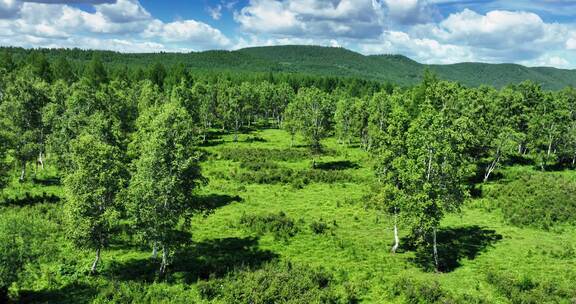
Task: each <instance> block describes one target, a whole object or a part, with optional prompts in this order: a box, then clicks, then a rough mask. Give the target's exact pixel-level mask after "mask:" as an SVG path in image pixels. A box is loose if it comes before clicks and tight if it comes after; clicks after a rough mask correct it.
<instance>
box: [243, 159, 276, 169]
mask: <svg viewBox="0 0 576 304" xmlns="http://www.w3.org/2000/svg"><path fill="white" fill-rule="evenodd" d="M240 168H242V169H246V170H252V171H260V170H271V169H278V168H279V166H278V164H277V163H274V162H271V161H248V162H242V163H240Z"/></svg>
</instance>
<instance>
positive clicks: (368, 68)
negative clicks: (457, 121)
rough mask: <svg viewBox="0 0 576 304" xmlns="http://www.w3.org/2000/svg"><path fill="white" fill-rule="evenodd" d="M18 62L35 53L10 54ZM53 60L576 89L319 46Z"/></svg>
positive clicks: (70, 55) (513, 73) (75, 54)
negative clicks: (426, 77) (430, 76)
mask: <svg viewBox="0 0 576 304" xmlns="http://www.w3.org/2000/svg"><path fill="white" fill-rule="evenodd" d="M8 50H9V51H10V52H11V53H12V54H13V55H14V57H16V58H18V57H19V56H20V57H23V55H24V54H26V53H28V52H31V51H30V50H24V49H20V48H10V49H8ZM41 52H43V53H44V54H45V55H47V57H48V58H56V57H66V58H67V59H68V60H72V61H73V62H76V63H81V62H83V61H87V60H90V59H91V58H92V56H93V53H94V52H97V53H99V54H100V57H101V58H102V60H103V61H105V62H106V63H108V64H112V65H114V64H117V65H129V66H142V67H145V66H148V65H150V64H151V63H155V62H161V63H163V64H165V65H175V64H183V65H184V66H186V67H188V68H192V69H197V70H221V71H232V72H239V71H242V72H265V73H267V72H275V73H279V72H280V73H300V74H309V75H315V76H331V77H354V78H362V79H370V80H379V81H384V82H391V83H394V84H397V85H403V86H409V85H413V84H416V83H418V82H419V81H420V80H421V77H422V75H423V71H424V69H426V68H427V67H428V68H430V69H431V70H432V71H434V72H435V73H436V74H437V75H438V76H439V77H440V78H442V79H446V80H452V81H458V82H460V83H462V84H464V85H467V86H474V87H475V86H480V85H491V86H495V87H502V86H505V85H507V84H513V83H519V82H522V81H524V80H533V81H535V82H537V83H540V84H541V85H542V86H543V87H544V88H547V89H561V88H564V87H566V86H575V85H576V70H562V69H555V68H546V67H538V68H528V67H525V66H521V65H516V64H485V63H459V64H452V65H425V64H420V63H418V62H416V61H414V60H411V59H409V58H407V57H405V56H401V55H373V56H364V55H362V54H359V53H356V52H353V51H350V50H347V49H344V48H333V47H319V46H297V45H293V46H269V47H254V48H246V49H241V50H237V51H205V52H193V53H187V54H184V53H158V54H122V53H117V52H110V51H82V50H78V49H74V50H62V49H59V50H41Z"/></svg>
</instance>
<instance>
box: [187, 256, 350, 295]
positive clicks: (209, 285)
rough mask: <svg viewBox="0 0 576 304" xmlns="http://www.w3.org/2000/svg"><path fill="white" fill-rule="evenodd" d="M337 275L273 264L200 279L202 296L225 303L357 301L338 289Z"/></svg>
mask: <svg viewBox="0 0 576 304" xmlns="http://www.w3.org/2000/svg"><path fill="white" fill-rule="evenodd" d="M334 283H335V282H334V278H333V276H332V275H331V274H330V273H328V272H327V271H325V270H324V269H322V268H310V267H306V266H296V265H292V264H291V263H269V264H266V265H264V267H263V268H261V269H258V270H241V271H235V272H233V273H232V274H230V275H228V276H227V277H226V278H224V279H219V280H211V281H207V282H199V283H198V285H197V286H198V290H199V293H200V295H201V296H202V297H203V298H204V299H207V300H215V299H218V300H221V301H222V302H223V303H254V304H258V303H354V302H355V301H356V298H355V297H354V295H351V294H348V293H346V294H344V295H341V294H339V293H338V292H336V291H335V288H334V286H335V285H336V284H334Z"/></svg>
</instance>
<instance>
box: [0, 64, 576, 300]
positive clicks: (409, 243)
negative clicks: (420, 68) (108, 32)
mask: <svg viewBox="0 0 576 304" xmlns="http://www.w3.org/2000/svg"><path fill="white" fill-rule="evenodd" d="M33 54H34V56H39V57H33V58H32V59H33V60H32V59H26V58H23V59H21V60H20V61H19V60H18V59H10V57H6V56H5V55H4V57H3V58H4V59H3V60H4V61H3V62H2V64H1V65H0V69H3V71H4V73H2V74H0V139H1V141H0V177H1V178H0V186H1V187H2V196H1V198H0V302H12V303H19V302H21V303H361V302H362V303H567V304H568V303H575V301H576V288H575V287H574V283H573V282H576V271H575V269H576V226H575V220H576V218H575V217H574V214H576V213H575V211H576V204H575V200H574V196H575V195H576V194H575V191H574V190H576V189H575V188H576V173H575V171H574V170H573V169H574V159H576V150H575V149H576V148H575V147H576V144H575V143H576V135H575V132H576V128H575V127H574V126H576V114H575V113H576V112H575V109H576V91H574V89H571V88H568V89H565V90H562V91H547V90H544V89H542V88H541V87H540V86H539V85H537V84H535V83H532V82H524V83H521V84H518V85H513V86H508V87H506V88H503V89H500V90H497V89H494V88H489V87H481V88H467V87H464V86H462V85H460V84H457V83H453V82H447V81H442V80H439V79H437V78H436V77H435V76H434V75H433V74H431V73H426V74H425V75H424V81H423V82H421V83H420V84H418V85H416V86H414V87H410V88H400V87H393V88H390V87H388V86H384V85H383V86H381V87H380V86H373V83H367V82H366V83H364V84H363V85H362V83H361V82H355V84H356V85H359V86H361V88H360V89H359V88H358V87H356V88H355V89H353V90H352V89H350V88H352V87H353V86H352V85H351V84H350V83H349V82H347V81H344V80H343V81H342V83H341V84H340V85H339V84H335V86H334V87H333V86H331V85H328V84H326V83H325V82H323V81H324V80H319V79H308V80H306V79H305V78H301V79H299V80H298V81H296V80H295V82H294V83H288V82H285V81H283V80H282V79H276V80H275V79H274V77H269V78H267V79H258V78H257V77H255V78H254V79H249V80H246V79H244V78H242V76H238V75H237V76H236V77H228V76H229V75H220V74H217V73H215V74H212V75H204V74H202V75H200V74H194V73H188V72H186V71H185V70H184V71H182V70H179V69H168V70H166V68H165V67H163V66H161V65H155V66H152V67H151V68H150V69H149V70H148V71H146V73H145V75H144V76H142V77H143V78H142V79H139V78H133V77H132V76H128V75H129V74H130V73H128V74H125V75H124V76H126V77H122V76H119V75H114V74H113V73H111V72H110V68H109V67H107V66H106V65H104V64H103V63H102V62H101V61H100V59H99V58H98V57H95V58H93V59H91V61H90V62H89V63H87V64H86V66H85V67H83V70H84V71H85V73H84V74H77V73H75V72H69V73H68V72H63V71H62V70H61V69H65V66H66V65H67V64H66V63H65V62H63V61H58V62H50V61H49V60H48V59H46V58H44V59H42V56H41V55H42V54H41V53H38V54H36V53H33ZM6 58H9V59H6ZM7 60H8V61H7ZM10 60H15V62H13V63H12V64H7V63H6V62H8V63H10ZM56 71H58V73H57V72H56ZM295 79H298V78H295ZM323 84H324V85H323Z"/></svg>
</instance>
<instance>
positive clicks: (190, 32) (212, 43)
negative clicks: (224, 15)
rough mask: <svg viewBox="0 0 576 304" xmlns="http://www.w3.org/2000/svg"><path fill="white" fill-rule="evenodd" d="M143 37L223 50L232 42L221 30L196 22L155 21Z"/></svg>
mask: <svg viewBox="0 0 576 304" xmlns="http://www.w3.org/2000/svg"><path fill="white" fill-rule="evenodd" d="M143 36H144V37H147V38H159V39H161V40H163V41H168V42H190V43H192V44H196V45H197V46H202V48H218V47H220V48H222V47H226V46H228V45H229V44H230V40H229V39H228V38H227V37H226V36H224V35H223V34H222V33H221V32H220V31H219V30H217V29H215V28H213V27H211V26H209V25H207V24H205V23H202V22H198V21H194V20H185V21H175V22H171V23H163V22H161V21H159V20H155V21H154V22H152V23H151V24H150V25H149V27H148V28H147V29H146V31H145V32H144V33H143Z"/></svg>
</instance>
